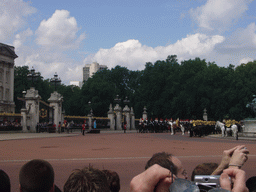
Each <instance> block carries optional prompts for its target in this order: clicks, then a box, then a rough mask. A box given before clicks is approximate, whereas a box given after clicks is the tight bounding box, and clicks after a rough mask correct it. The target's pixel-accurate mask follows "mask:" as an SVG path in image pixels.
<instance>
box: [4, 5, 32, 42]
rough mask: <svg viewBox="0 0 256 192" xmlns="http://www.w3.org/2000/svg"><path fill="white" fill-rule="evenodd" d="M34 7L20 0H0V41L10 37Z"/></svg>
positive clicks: (24, 21) (20, 26)
mask: <svg viewBox="0 0 256 192" xmlns="http://www.w3.org/2000/svg"><path fill="white" fill-rule="evenodd" d="M35 12H36V9H35V8H34V7H32V6H30V4H29V3H28V2H23V1H22V0H8V1H7V0H0V41H6V40H8V39H11V38H12V37H13V35H14V34H15V32H17V30H19V29H21V28H22V27H24V26H25V25H26V17H27V16H30V15H31V14H33V13H35Z"/></svg>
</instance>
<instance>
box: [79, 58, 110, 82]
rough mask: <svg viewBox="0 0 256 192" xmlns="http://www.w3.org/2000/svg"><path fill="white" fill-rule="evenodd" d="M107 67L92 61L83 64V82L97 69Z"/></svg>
mask: <svg viewBox="0 0 256 192" xmlns="http://www.w3.org/2000/svg"><path fill="white" fill-rule="evenodd" d="M107 68H108V67H107V66H106V65H100V64H99V63H97V62H93V63H92V64H85V66H84V67H83V82H84V81H87V80H88V79H89V78H90V77H92V76H93V74H94V73H96V72H97V71H101V70H103V69H107Z"/></svg>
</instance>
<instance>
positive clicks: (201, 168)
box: [191, 163, 218, 181]
mask: <svg viewBox="0 0 256 192" xmlns="http://www.w3.org/2000/svg"><path fill="white" fill-rule="evenodd" d="M217 167H218V164H217V163H202V164H199V165H197V166H196V167H195V169H194V170H193V172H192V175H191V181H194V177H195V175H211V174H212V173H213V172H214V170H215V169H217Z"/></svg>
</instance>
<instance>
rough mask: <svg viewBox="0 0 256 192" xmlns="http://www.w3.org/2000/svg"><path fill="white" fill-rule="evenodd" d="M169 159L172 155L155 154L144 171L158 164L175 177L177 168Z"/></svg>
mask: <svg viewBox="0 0 256 192" xmlns="http://www.w3.org/2000/svg"><path fill="white" fill-rule="evenodd" d="M171 158H172V155H171V154H170V153H166V152H160V153H155V154H154V155H153V156H152V157H151V158H150V159H149V160H148V162H147V163H146V166H145V169H148V168H149V167H151V166H152V165H154V164H158V165H160V166H161V167H164V168H166V169H168V170H170V171H172V173H173V174H174V175H176V174H177V171H178V170H177V166H176V165H174V164H173V162H172V160H171Z"/></svg>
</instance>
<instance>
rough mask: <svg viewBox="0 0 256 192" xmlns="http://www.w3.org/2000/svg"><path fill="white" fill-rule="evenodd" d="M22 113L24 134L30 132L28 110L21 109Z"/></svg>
mask: <svg viewBox="0 0 256 192" xmlns="http://www.w3.org/2000/svg"><path fill="white" fill-rule="evenodd" d="M20 113H21V117H22V119H21V126H22V132H23V133H26V132H28V129H27V109H21V110H20Z"/></svg>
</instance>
